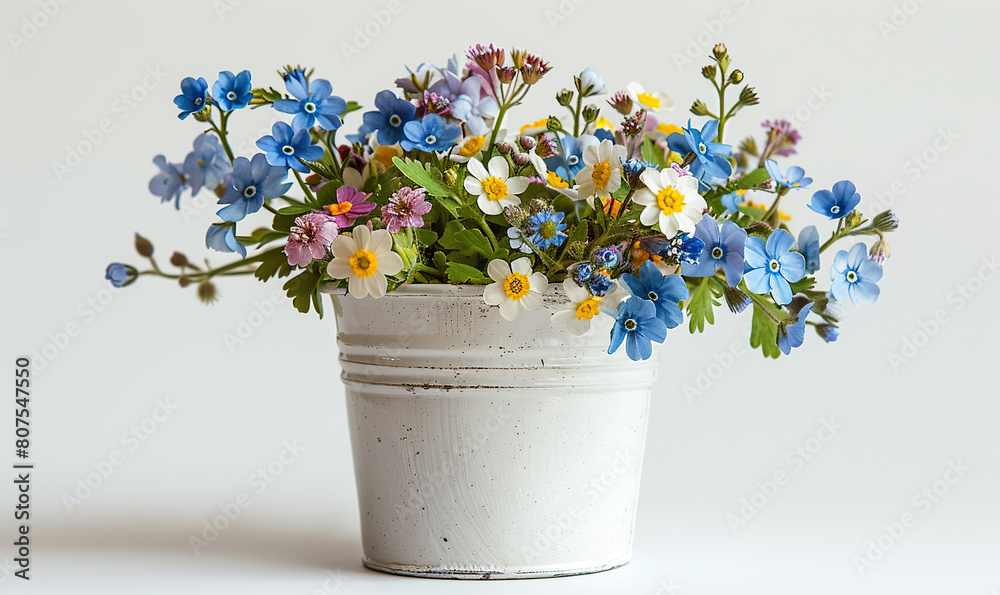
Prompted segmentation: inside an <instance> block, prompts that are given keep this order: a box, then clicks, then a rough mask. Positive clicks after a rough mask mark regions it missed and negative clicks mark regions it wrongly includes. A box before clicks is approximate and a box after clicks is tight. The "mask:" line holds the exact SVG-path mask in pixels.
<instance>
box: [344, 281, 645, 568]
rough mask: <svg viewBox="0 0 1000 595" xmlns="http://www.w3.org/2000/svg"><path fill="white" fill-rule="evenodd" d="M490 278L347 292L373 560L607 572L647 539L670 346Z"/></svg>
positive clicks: (357, 435) (352, 383)
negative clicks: (505, 302) (627, 337)
mask: <svg viewBox="0 0 1000 595" xmlns="http://www.w3.org/2000/svg"><path fill="white" fill-rule="evenodd" d="M482 293H483V288H482V287H477V286H451V285H409V286H404V287H402V288H400V289H398V290H396V291H395V292H392V293H390V294H389V295H387V296H385V297H384V298H382V299H378V300H376V299H371V298H368V299H363V300H356V299H354V298H351V297H350V296H344V295H342V292H341V295H339V296H338V295H335V296H334V306H335V310H336V318H337V328H338V335H337V343H338V345H339V347H340V364H341V368H342V369H343V374H342V378H343V381H344V385H345V388H346V394H347V409H348V421H349V424H350V431H351V446H352V450H353V453H354V466H355V474H356V477H357V486H358V500H359V504H360V509H361V530H362V539H363V542H364V558H363V560H364V564H365V566H367V567H369V568H372V569H374V570H380V571H383V572H390V573H393V574H405V575H411V576H420V577H441V578H469V579H483V578H490V579H498V578H534V577H553V576H563V575H574V574H583V573H589V572H599V571H602V570H608V569H611V568H615V567H617V566H621V565H622V564H625V563H626V562H628V560H629V559H630V558H631V555H632V534H633V529H634V526H635V509H636V500H637V497H638V489H639V475H640V468H641V465H642V455H643V445H644V442H645V435H646V420H647V414H648V410H649V393H650V387H651V385H652V384H653V382H654V380H655V377H656V370H657V362H658V359H659V358H658V352H654V356H653V357H652V358H651V359H650V360H648V361H645V362H633V361H631V360H629V359H628V358H627V357H626V356H625V353H624V351H625V349H624V347H622V349H621V350H620V351H619V352H618V353H616V354H615V355H611V356H609V355H608V354H607V347H608V339H609V332H610V328H611V325H612V322H613V321H612V320H611V318H610V317H608V316H604V315H602V316H599V317H598V318H595V319H594V321H595V323H596V324H595V325H594V328H592V329H591V332H590V333H588V334H587V335H585V336H583V337H575V336H573V335H571V334H570V333H569V332H568V331H566V330H565V328H561V327H552V326H551V325H550V322H549V318H550V316H551V314H552V312H553V311H554V309H556V308H559V307H561V306H562V299H561V297H562V292H561V288H558V287H551V288H550V289H549V290H548V292H547V293H546V295H545V298H546V307H547V308H549V309H545V308H543V309H541V310H537V311H534V312H525V313H524V315H523V316H522V317H521V318H520V319H519V320H517V321H515V322H508V321H506V320H503V319H502V318H501V317H500V314H499V311H498V309H497V308H496V307H489V306H487V305H485V304H484V303H483V298H482Z"/></svg>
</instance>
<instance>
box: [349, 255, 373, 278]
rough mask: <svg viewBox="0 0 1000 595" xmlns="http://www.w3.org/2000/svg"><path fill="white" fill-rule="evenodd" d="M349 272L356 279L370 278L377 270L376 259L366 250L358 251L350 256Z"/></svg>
mask: <svg viewBox="0 0 1000 595" xmlns="http://www.w3.org/2000/svg"><path fill="white" fill-rule="evenodd" d="M351 270H352V271H354V274H355V275H357V276H358V277H371V276H372V275H374V274H375V273H376V271H377V270H378V257H377V256H375V254H374V253H373V252H370V251H368V250H364V249H361V250H358V251H357V252H355V253H354V255H353V256H351Z"/></svg>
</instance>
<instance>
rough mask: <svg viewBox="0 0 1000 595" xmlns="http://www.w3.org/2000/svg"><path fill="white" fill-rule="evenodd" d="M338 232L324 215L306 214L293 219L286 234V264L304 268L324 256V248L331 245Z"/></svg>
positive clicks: (327, 216)
mask: <svg viewBox="0 0 1000 595" xmlns="http://www.w3.org/2000/svg"><path fill="white" fill-rule="evenodd" d="M338 233H340V230H339V229H338V228H337V223H336V222H335V221H334V218H333V217H331V216H329V215H326V214H324V213H308V214H306V215H302V216H301V217H296V218H295V225H293V226H292V228H291V230H290V231H289V233H288V243H287V244H285V255H286V256H288V264H290V265H292V266H295V265H298V266H302V267H304V266H306V265H308V264H309V263H310V262H312V261H313V259H315V258H323V257H324V256H326V247H327V246H329V245H330V244H332V243H333V240H335V239H336V238H337V234H338Z"/></svg>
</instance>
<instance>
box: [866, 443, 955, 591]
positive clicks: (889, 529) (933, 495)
mask: <svg viewBox="0 0 1000 595" xmlns="http://www.w3.org/2000/svg"><path fill="white" fill-rule="evenodd" d="M969 471H972V468H971V467H969V466H967V465H965V464H964V463H963V462H962V460H961V459H955V460H951V461H948V466H947V468H946V469H945V471H944V473H943V474H942V475H941V477H940V478H939V479H937V480H935V481H934V482H932V483H931V484H930V485H928V486H926V487H924V488H923V489H922V490H920V491H919V492H917V493H916V494H914V495H913V497H912V498H911V499H910V504H911V506H912V508H911V509H909V510H906V511H904V512H903V513H902V514H900V515H899V516H898V517H897V518H895V519H893V520H892V521H891V522H888V523H884V524H883V525H882V529H883V531H882V533H880V534H879V535H878V536H877V537H875V538H873V539H869V540H868V543H867V546H868V549H866V550H865V552H864V554H856V555H855V556H854V558H853V560H852V561H853V562H854V568H855V569H856V570H857V571H858V574H860V575H864V574H865V573H866V572H868V571H869V570H871V569H872V568H873V567H874V566H875V564H876V563H877V562H879V561H880V560H882V559H883V558H885V554H886V553H887V552H888V551H889V550H891V549H892V548H893V547H895V546H896V544H897V543H899V541H900V540H901V539H903V537H905V536H906V534H907V533H908V532H909V531H910V529H912V528H913V527H914V526H915V525H916V524H917V521H919V520H920V519H921V518H923V517H925V516H926V515H927V514H928V513H929V512H930V511H931V510H932V509H933V508H934V506H935V505H936V504H937V503H938V502H940V501H941V499H942V498H944V497H945V496H947V495H948V494H949V493H950V492H951V489H952V488H953V487H954V486H955V485H956V484H957V483H958V482H959V481H961V480H962V478H963V477H965V475H966V473H968V472H969Z"/></svg>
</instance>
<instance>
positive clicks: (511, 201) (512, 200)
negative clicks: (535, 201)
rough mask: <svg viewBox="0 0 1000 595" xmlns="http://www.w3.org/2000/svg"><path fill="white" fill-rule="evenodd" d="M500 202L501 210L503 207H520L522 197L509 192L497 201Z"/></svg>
mask: <svg viewBox="0 0 1000 595" xmlns="http://www.w3.org/2000/svg"><path fill="white" fill-rule="evenodd" d="M496 202H498V203H500V208H501V210H502V209H503V207H519V206H521V199H520V198H519V197H517V196H514V195H513V194H508V195H507V196H505V197H503V198H501V199H500V200H498V201H496Z"/></svg>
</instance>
